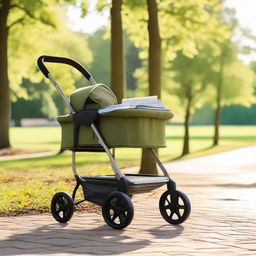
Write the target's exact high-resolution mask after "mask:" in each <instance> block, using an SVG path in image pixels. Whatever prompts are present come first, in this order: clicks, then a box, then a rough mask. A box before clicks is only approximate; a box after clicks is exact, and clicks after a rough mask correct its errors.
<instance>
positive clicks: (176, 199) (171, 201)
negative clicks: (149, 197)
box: [159, 190, 191, 225]
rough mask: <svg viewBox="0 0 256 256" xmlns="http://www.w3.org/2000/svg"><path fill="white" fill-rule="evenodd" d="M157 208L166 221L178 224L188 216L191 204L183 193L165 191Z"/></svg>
mask: <svg viewBox="0 0 256 256" xmlns="http://www.w3.org/2000/svg"><path fill="white" fill-rule="evenodd" d="M159 210H160V213H161V215H162V217H163V218H164V219H165V220H166V221H167V222H168V223H170V224H173V225H178V224H181V223H182V222H184V221H185V220H186V219H187V218H188V217H189V215H190V211H191V205H190V201H189V199H188V197H187V196H186V194H185V193H183V192H181V191H178V190H176V191H174V192H170V191H165V192H164V193H163V194H162V196H161V197H160V200H159Z"/></svg>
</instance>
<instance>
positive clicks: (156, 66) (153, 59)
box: [140, 0, 161, 174]
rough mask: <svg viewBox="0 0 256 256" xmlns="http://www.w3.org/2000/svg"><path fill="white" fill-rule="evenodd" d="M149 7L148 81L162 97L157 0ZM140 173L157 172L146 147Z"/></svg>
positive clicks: (152, 89) (153, 93)
mask: <svg viewBox="0 0 256 256" xmlns="http://www.w3.org/2000/svg"><path fill="white" fill-rule="evenodd" d="M147 8H148V16H149V18H148V35H149V49H148V58H149V60H148V83H149V95H151V96H154V95H157V96H158V98H159V99H160V98H161V37H160V33H159V25H158V9H157V3H156V0H147ZM156 152H157V150H156ZM140 173H145V174H146V173H151V174H157V166H156V163H155V161H154V160H153V159H152V158H151V156H150V154H149V153H148V151H147V150H146V149H143V150H142V157H141V167H140Z"/></svg>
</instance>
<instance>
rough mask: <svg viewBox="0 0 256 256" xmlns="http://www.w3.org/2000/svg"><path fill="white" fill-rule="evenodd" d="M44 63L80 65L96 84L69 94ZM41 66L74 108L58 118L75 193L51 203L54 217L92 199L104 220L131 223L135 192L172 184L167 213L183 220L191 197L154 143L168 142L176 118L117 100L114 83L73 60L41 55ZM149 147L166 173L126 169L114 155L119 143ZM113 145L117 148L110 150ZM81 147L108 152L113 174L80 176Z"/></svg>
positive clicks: (162, 204)
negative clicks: (78, 157) (168, 130)
mask: <svg viewBox="0 0 256 256" xmlns="http://www.w3.org/2000/svg"><path fill="white" fill-rule="evenodd" d="M44 62H53V63H62V64H68V65H71V66H73V67H74V68H76V69H77V70H79V71H80V72H81V73H82V74H83V75H84V76H85V78H86V79H87V80H88V81H90V82H91V84H92V85H90V86H86V87H83V88H79V89H77V90H75V91H74V92H73V93H72V94H71V96H70V98H67V96H66V95H65V94H64V92H63V91H62V89H61V87H60V85H59V84H58V83H57V82H56V81H55V80H54V78H53V77H52V76H51V74H50V72H49V71H48V69H47V68H46V66H45V65H44ZM38 66H39V68H40V70H41V71H42V73H43V74H44V75H45V76H46V77H47V78H48V79H49V80H50V81H51V82H52V84H53V85H54V86H55V87H56V89H57V90H58V92H59V93H60V95H61V96H62V97H63V99H64V101H65V102H66V104H67V106H68V107H69V109H70V111H71V113H69V114H67V115H64V116H59V117H58V118H57V120H58V122H59V124H60V126H61V132H62V137H61V148H62V149H64V150H71V151H72V170H73V173H74V176H75V178H76V186H75V188H74V190H73V194H72V197H71V196H70V195H69V194H68V193H66V192H58V193H56V194H55V195H54V197H53V199H52V202H51V212H52V215H53V217H54V218H55V219H56V220H57V221H58V222H61V223H65V222H68V221H69V220H70V219H71V217H72V215H73V213H74V210H75V206H76V205H78V204H80V203H82V202H83V201H86V200H87V201H90V202H93V203H96V204H98V205H101V206H102V215H103V218H104V220H105V222H106V223H107V224H108V225H109V226H110V227H112V228H115V229H122V228H125V227H127V226H128V225H129V224H130V223H131V221H132V218H133V215H134V209H133V204H132V201H131V196H132V195H133V194H137V193H144V192H149V191H151V190H153V189H156V188H158V187H161V186H163V185H167V191H165V192H164V193H163V194H162V196H161V197H160V200H159V210H160V213H161V215H162V217H163V218H164V219H165V220H166V221H167V222H169V223H171V224H180V223H182V222H184V221H185V220H186V219H187V218H188V216H189V214H190V210H191V206H190V202H189V199H188V197H187V196H186V195H185V194H184V193H183V192H181V191H178V190H176V184H175V182H174V181H173V180H172V179H171V178H170V175H169V173H168V172H167V170H166V169H165V167H164V166H163V164H162V163H161V161H160V159H159V158H158V156H157V154H156V153H155V151H154V149H155V148H161V147H165V146H166V145H165V123H166V120H168V119H171V118H172V117H173V113H172V111H171V110H169V109H166V108H161V107H160V108H158V107H152V106H150V105H148V106H147V105H144V106H135V107H134V106H132V107H131V106H128V105H125V104H124V105H123V104H121V105H119V104H118V105H117V100H116V97H115V95H114V94H113V92H112V91H111V89H110V88H109V87H107V86H106V85H103V84H97V83H96V82H95V80H94V79H93V77H92V76H91V74H90V73H89V72H88V71H87V70H86V69H85V68H84V67H83V66H82V65H81V64H79V63H77V62H76V61H74V60H71V59H68V58H63V57H54V56H41V57H39V58H38ZM123 147H128V148H145V149H147V150H148V152H149V154H150V156H151V157H152V159H153V160H154V161H155V162H156V163H157V165H158V166H159V167H160V169H161V171H162V172H163V175H139V174H129V175H128V174H124V173H123V172H122V171H121V170H120V168H119V166H118V164H117V162H116V160H115V157H114V149H115V148H123ZM111 149H113V152H111V151H112V150H111ZM76 152H95V153H97V152H105V153H106V154H107V155H108V157H109V160H110V163H111V166H112V169H113V172H114V175H101V176H94V177H88V176H80V175H78V173H77V170H76ZM80 186H81V187H82V189H83V193H84V199H83V200H81V201H76V200H75V197H76V192H77V190H78V188H79V187H80Z"/></svg>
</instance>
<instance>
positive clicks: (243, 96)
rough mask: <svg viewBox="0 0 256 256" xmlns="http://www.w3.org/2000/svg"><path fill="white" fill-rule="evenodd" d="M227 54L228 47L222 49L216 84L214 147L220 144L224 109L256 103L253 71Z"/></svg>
mask: <svg viewBox="0 0 256 256" xmlns="http://www.w3.org/2000/svg"><path fill="white" fill-rule="evenodd" d="M227 54H228V49H227V47H222V52H221V55H220V57H219V72H218V80H217V81H216V83H215V86H216V87H215V88H216V93H215V97H216V101H215V118H214V136H213V146H217V145H218V144H219V125H220V120H221V109H222V107H223V106H225V105H230V104H240V105H244V106H251V104H253V103H255V96H254V87H253V79H254V74H253V71H252V70H251V69H250V68H249V67H248V66H246V65H245V64H244V63H243V62H242V61H239V60H237V59H234V60H233V61H232V60H231V61H228V57H227Z"/></svg>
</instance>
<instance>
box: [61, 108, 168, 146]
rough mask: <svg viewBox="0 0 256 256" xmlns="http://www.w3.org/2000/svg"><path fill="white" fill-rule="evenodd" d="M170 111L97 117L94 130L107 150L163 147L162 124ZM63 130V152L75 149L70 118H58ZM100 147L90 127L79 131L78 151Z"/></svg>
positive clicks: (124, 112)
mask: <svg viewBox="0 0 256 256" xmlns="http://www.w3.org/2000/svg"><path fill="white" fill-rule="evenodd" d="M172 117H173V113H172V112H171V111H158V110H150V109H122V110H117V111H114V112H110V113H106V114H102V115H100V116H99V120H98V122H97V128H98V129H99V131H100V132H101V134H102V136H103V138H104V140H105V142H106V143H107V145H108V146H109V147H113V148H115V147H133V148H137V147H139V148H149V147H150V148H154V147H165V121H166V120H168V119H170V118H172ZM57 120H58V122H59V123H60V125H61V129H62V139H61V147H62V149H74V141H73V140H74V138H73V137H74V136H73V131H74V123H73V118H72V116H71V115H66V116H60V117H58V119H57ZM90 147H91V148H95V147H100V144H99V143H98V140H97V138H96V136H95V134H94V133H93V131H92V129H91V127H89V126H81V127H80V129H79V138H78V148H75V149H80V150H83V149H84V148H90Z"/></svg>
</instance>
